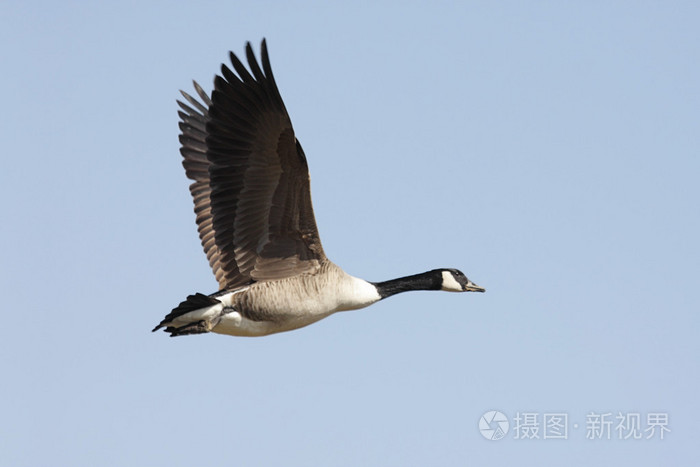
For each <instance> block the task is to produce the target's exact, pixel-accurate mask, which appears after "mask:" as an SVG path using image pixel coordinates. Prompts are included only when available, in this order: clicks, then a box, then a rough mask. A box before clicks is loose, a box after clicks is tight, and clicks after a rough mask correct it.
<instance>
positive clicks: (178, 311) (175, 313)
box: [151, 293, 220, 336]
mask: <svg viewBox="0 0 700 467" xmlns="http://www.w3.org/2000/svg"><path fill="white" fill-rule="evenodd" d="M217 303H220V302H219V300H217V299H216V298H214V297H210V296H208V295H204V294H201V293H196V294H194V295H189V296H188V297H187V299H185V301H183V302H181V303H180V304H179V305H178V306H177V307H175V308H173V310H172V311H171V312H170V313H168V315H167V316H166V317H165V318H163V321H161V322H160V324H158V326H156V327H155V328H153V330H152V331H151V332H156V331H157V330H159V329H161V328H163V327H166V326H167V327H166V329H165V331H166V332H169V333H171V334H170V335H171V336H176V335H180V334H201V333H203V332H209V329H207V330H204V328H205V327H206V326H204V323H203V321H198V322H196V323H191V324H188V325H186V326H181V327H179V328H175V327H172V326H168V323H170V322H171V321H172V320H174V319H175V318H178V317H180V316H182V315H185V314H187V313H190V312H192V311H195V310H199V309H200V308H206V307H208V306H212V305H216V304H217ZM197 324H199V325H200V326H201V328H198V329H201V330H195V328H196V326H194V325H197ZM190 327H192V329H191V330H188V329H189V328H190ZM185 328H188V329H185ZM181 330H182V331H183V332H180V331H181ZM174 331H175V332H177V334H174V333H173V332H174Z"/></svg>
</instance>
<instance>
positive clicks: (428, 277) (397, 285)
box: [372, 269, 442, 298]
mask: <svg viewBox="0 0 700 467" xmlns="http://www.w3.org/2000/svg"><path fill="white" fill-rule="evenodd" d="M372 284H373V285H374V286H375V287H376V288H377V292H378V293H379V296H380V297H382V298H386V297H391V296H392V295H395V294H397V293H401V292H408V291H409V290H440V289H441V288H442V271H441V270H440V269H433V270H432V271H428V272H423V273H421V274H414V275H413V276H406V277H399V278H398V279H392V280H390V281H384V282H372Z"/></svg>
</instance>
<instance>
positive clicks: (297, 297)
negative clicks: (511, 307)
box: [153, 39, 485, 337]
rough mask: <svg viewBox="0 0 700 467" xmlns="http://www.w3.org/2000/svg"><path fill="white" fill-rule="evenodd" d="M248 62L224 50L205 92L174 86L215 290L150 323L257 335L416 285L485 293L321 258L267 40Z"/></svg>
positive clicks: (437, 275) (447, 273)
mask: <svg viewBox="0 0 700 467" xmlns="http://www.w3.org/2000/svg"><path fill="white" fill-rule="evenodd" d="M245 55H246V58H247V62H248V68H246V66H245V65H244V64H243V62H242V61H241V60H240V59H239V58H238V57H237V56H236V55H235V54H234V53H233V52H229V58H230V61H231V66H232V68H233V69H231V68H230V67H229V66H227V65H226V64H225V63H224V64H222V65H221V74H219V75H217V76H215V78H214V89H213V90H212V92H211V95H207V93H206V92H205V91H204V90H203V89H202V87H201V86H200V85H199V84H198V83H197V82H196V81H193V85H194V89H195V91H196V94H197V95H198V96H199V99H197V98H195V97H192V96H191V95H190V94H188V93H186V92H184V91H180V92H181V94H182V96H183V97H184V101H185V102H183V101H181V100H178V101H177V104H178V106H179V109H178V115H179V118H180V121H179V128H180V131H181V133H180V136H179V139H180V144H181V148H180V153H181V155H182V157H183V159H182V164H183V166H184V168H185V174H186V176H187V177H188V178H189V179H191V180H192V184H191V185H190V187H189V189H190V193H191V195H192V198H193V201H194V212H195V215H196V223H197V227H198V232H199V238H200V240H201V244H202V247H203V249H204V252H205V254H206V256H207V259H208V260H209V265H210V267H211V269H212V271H213V273H214V276H215V277H216V280H217V282H218V285H219V290H218V291H217V292H215V293H212V294H209V295H206V294H203V293H195V294H193V295H189V296H188V297H187V298H186V299H185V300H184V301H182V302H181V303H180V304H179V305H178V306H177V307H175V308H174V309H172V311H171V312H170V313H169V314H168V315H167V316H165V318H163V320H162V321H161V322H160V323H159V324H158V325H157V326H156V327H155V328H154V329H153V331H154V332H155V331H157V330H159V329H164V330H165V332H167V333H169V334H170V336H171V337H174V336H182V335H192V334H203V333H209V332H213V333H217V334H225V335H232V336H247V337H258V336H266V335H270V334H274V333H279V332H285V331H291V330H293V329H298V328H301V327H304V326H307V325H309V324H312V323H315V322H317V321H319V320H321V319H323V318H326V317H328V316H330V315H332V314H333V313H336V312H339V311H348V310H356V309H360V308H364V307H366V306H369V305H371V304H373V303H375V302H378V301H379V300H383V299H385V298H387V297H390V296H392V295H395V294H398V293H401V292H407V291H412V290H443V291H450V292H484V291H485V289H484V288H483V287H480V286H478V285H476V284H475V283H473V282H472V281H470V280H469V279H468V278H467V277H466V276H465V275H464V274H463V273H462V272H461V271H459V270H458V269H454V268H441V269H433V270H430V271H427V272H423V273H420V274H414V275H410V276H405V277H400V278H397V279H391V280H387V281H383V282H370V281H366V280H363V279H360V278H357V277H354V276H351V275H349V274H347V273H346V272H344V271H343V270H342V269H341V268H340V267H339V266H337V265H335V264H334V263H333V262H331V261H330V260H329V259H328V258H327V257H326V255H325V253H324V251H323V247H322V246H321V240H320V238H319V233H318V229H317V227H316V220H315V218H314V212H313V207H312V204H311V190H310V178H309V169H308V164H307V159H306V156H305V154H304V151H303V149H302V147H301V144H300V143H299V141H298V140H297V138H296V136H295V133H294V129H293V127H292V122H291V120H290V117H289V115H288V113H287V109H286V107H285V105H284V102H283V101H282V97H281V96H280V93H279V90H278V88H277V84H276V82H275V78H274V76H273V74H272V68H271V65H270V59H269V55H268V50H267V43H266V40H265V39H263V40H262V43H261V50H260V57H261V61H260V62H258V60H257V58H256V56H255V53H254V51H253V47H252V46H251V43H250V42H247V43H246V47H245Z"/></svg>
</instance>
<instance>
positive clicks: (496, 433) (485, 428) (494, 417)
mask: <svg viewBox="0 0 700 467" xmlns="http://www.w3.org/2000/svg"><path fill="white" fill-rule="evenodd" d="M509 429H510V423H509V422H508V417H506V416H505V415H504V414H503V413H502V412H499V411H498V410H490V411H488V412H486V413H485V414H484V415H482V416H481V419H479V431H480V432H481V434H482V435H483V436H484V438H486V439H489V440H491V441H497V440H499V439H501V438H503V437H504V436H505V435H506V434H508V430H509Z"/></svg>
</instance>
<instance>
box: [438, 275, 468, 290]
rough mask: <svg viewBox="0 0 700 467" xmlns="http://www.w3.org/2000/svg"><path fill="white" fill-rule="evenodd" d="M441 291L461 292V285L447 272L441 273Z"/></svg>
mask: <svg viewBox="0 0 700 467" xmlns="http://www.w3.org/2000/svg"><path fill="white" fill-rule="evenodd" d="M442 290H445V291H447V292H463V291H464V289H462V285H461V284H460V283H459V282H457V279H455V276H453V275H452V273H451V272H449V271H442Z"/></svg>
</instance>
